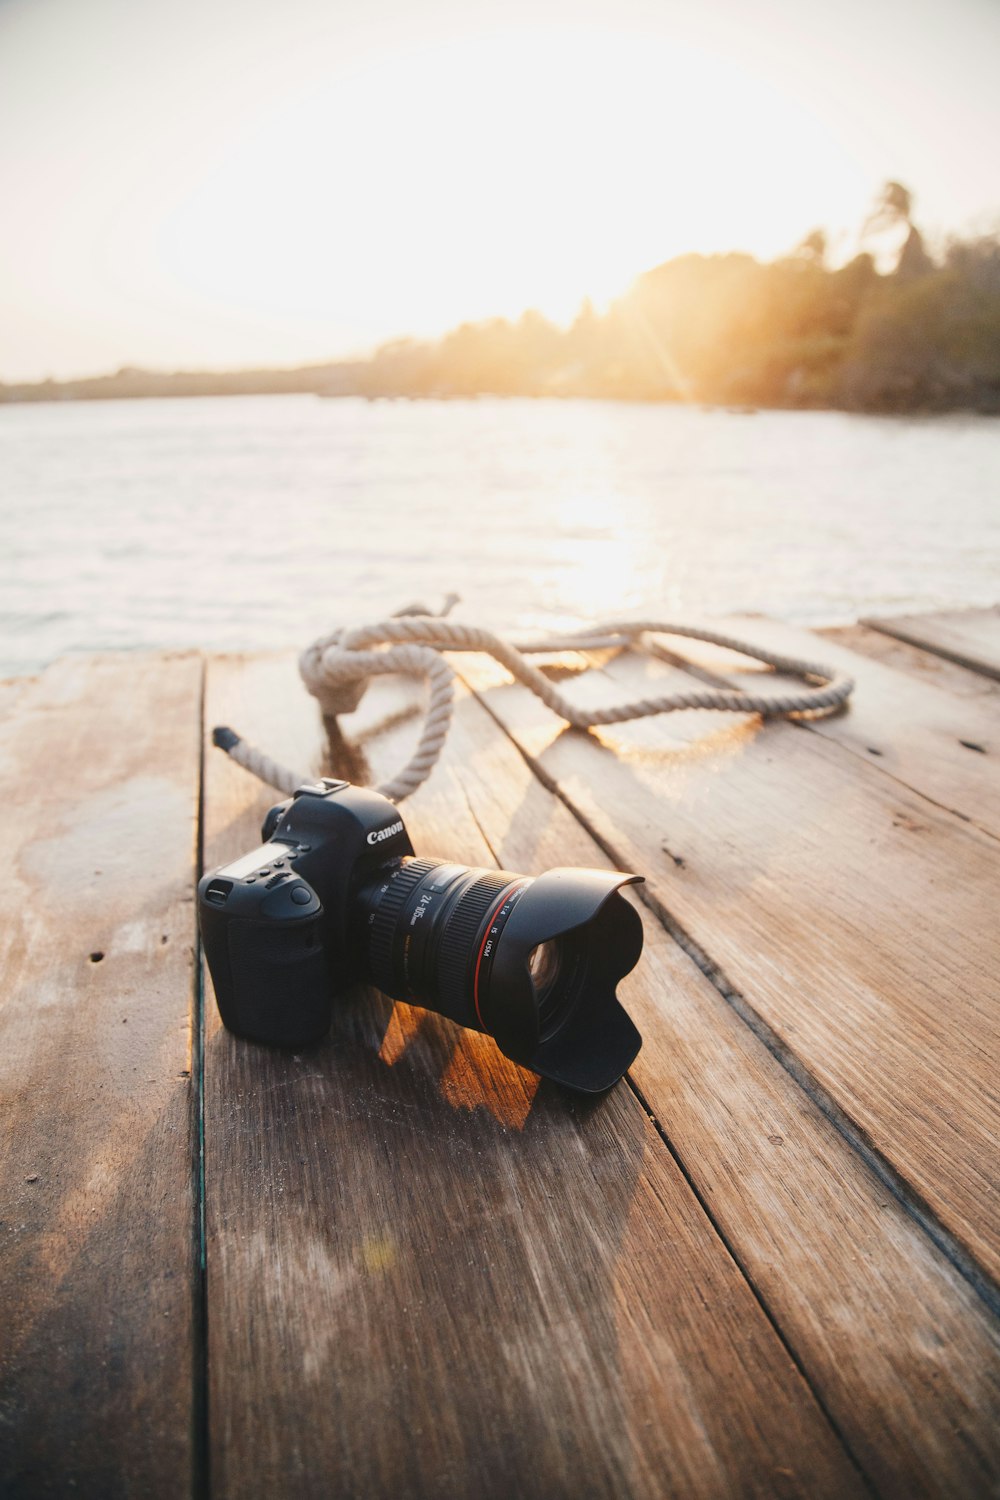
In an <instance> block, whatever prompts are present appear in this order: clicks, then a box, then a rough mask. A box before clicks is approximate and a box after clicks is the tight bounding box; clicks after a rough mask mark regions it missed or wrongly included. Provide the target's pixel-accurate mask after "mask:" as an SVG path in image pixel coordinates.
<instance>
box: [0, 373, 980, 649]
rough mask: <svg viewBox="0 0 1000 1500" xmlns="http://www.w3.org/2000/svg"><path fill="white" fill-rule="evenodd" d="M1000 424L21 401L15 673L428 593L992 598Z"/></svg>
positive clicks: (11, 424)
mask: <svg viewBox="0 0 1000 1500" xmlns="http://www.w3.org/2000/svg"><path fill="white" fill-rule="evenodd" d="M998 579H1000V424H998V423H996V422H995V421H991V420H990V419H988V418H974V417H967V418H939V419H927V420H913V421H903V420H899V419H879V418H870V417H855V416H846V415H843V414H839V413H826V412H820V413H791V412H789V413H785V412H761V413H759V414H756V415H753V416H745V415H737V414H731V413H728V412H723V411H703V410H700V409H698V408H693V407H669V406H643V405H619V404H614V403H606V402H575V401H574V402H541V401H538V402H532V401H522V400H511V401H500V400H481V401H451V402H422V403H410V402H402V401H399V402H387V401H379V402H372V403H368V402H364V401H361V400H353V399H351V400H346V401H321V400H318V399H316V398H313V397H306V396H303V397H296V396H292V397H281V396H277V397H252V398H220V399H208V400H200V401H194V400H190V401H189V400H176V401H134V402H107V403H96V402H95V403H79V404H77V403H64V404H58V403H55V404H50V405H41V406H24V407H17V406H8V407H0V672H3V673H7V674H12V673H17V672H25V671H30V670H33V669H35V668H36V667H38V666H39V665H40V664H41V663H43V662H44V661H46V660H49V659H51V658H52V657H54V656H57V655H59V654H60V653H63V652H66V651H70V650H94V649H104V648H118V647H129V648H132V647H157V646H204V647H206V648H214V649H223V650H225V649H241V648H250V649H252V648H266V647H271V646H302V645H305V644H306V643H307V642H308V641H309V640H310V639H311V638H312V637H313V636H314V635H316V634H318V633H320V632H321V631H323V630H326V629H328V628H330V627H331V626H332V625H333V624H336V623H340V622H341V621H348V620H362V619H365V618H374V617H378V616H381V615H382V614H384V613H387V612H390V611H391V610H393V609H395V608H396V607H398V606H399V605H400V604H404V603H407V602H410V601H411V600H413V599H415V598H423V599H426V600H427V602H429V603H435V602H436V600H437V597H439V596H440V595H441V594H442V593H445V592H447V591H449V590H455V591H456V592H458V593H460V594H461V595H462V596H463V606H462V610H461V613H462V617H463V618H466V619H477V620H482V621H484V622H485V623H487V624H492V625H494V626H497V627H500V628H503V629H508V630H536V629H539V628H542V629H545V628H554V627H563V626H567V627H568V626H573V625H576V624H578V623H581V622H582V621H585V620H588V619H591V618H593V617H595V616H596V617H600V616H605V617H607V616H610V615H620V614H636V613H641V614H649V613H656V614H659V615H661V616H665V617H670V616H674V617H678V616H687V615H691V614H698V615H704V614H721V613H724V612H727V611H733V610H742V611H748V610H761V611H766V612H767V613H770V614H776V615H780V616H783V617H785V618H788V619H793V620H798V621H804V622H807V623H808V622H825V621H837V620H845V619H853V618H855V617H856V616H857V615H859V614H864V613H879V612H882V613H886V612H898V611H903V610H909V609H930V608H943V607H946V606H949V605H950V606H955V605H963V604H969V605H971V604H980V603H992V602H994V601H995V599H996V598H997V595H998V593H1000V583H998Z"/></svg>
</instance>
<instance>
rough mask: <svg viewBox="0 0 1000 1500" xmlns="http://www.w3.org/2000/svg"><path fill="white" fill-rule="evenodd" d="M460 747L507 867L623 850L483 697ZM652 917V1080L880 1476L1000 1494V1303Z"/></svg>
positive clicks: (477, 803) (878, 1480) (728, 1230)
mask: <svg viewBox="0 0 1000 1500" xmlns="http://www.w3.org/2000/svg"><path fill="white" fill-rule="evenodd" d="M372 697H373V698H374V697H375V695H374V694H373V695H372ZM346 722H348V723H349V722H350V721H346ZM452 751H453V760H452V764H453V767H454V775H455V777H456V779H457V780H458V782H459V783H460V786H461V792H462V796H463V798H464V799H465V800H466V801H467V803H468V806H469V808H470V809H471V811H472V812H473V813H474V815H475V817H476V821H477V823H478V824H479V826H480V827H481V829H482V831H483V834H484V836H485V837H486V838H487V839H488V841H489V844H490V848H491V849H492V850H493V851H494V853H495V854H496V856H497V859H498V860H499V862H500V863H501V864H502V865H503V866H504V867H505V868H509V869H518V870H541V869H544V868H546V867H548V866H551V865H554V864H559V863H566V864H570V865H577V864H579V865H597V866H601V867H604V866H606V865H607V864H608V863H609V862H608V860H607V857H606V855H605V854H604V853H603V852H602V851H601V849H600V848H599V847H598V846H597V845H596V844H595V843H594V841H593V840H592V839H591V838H590V836H589V835H588V834H587V833H586V832H585V830H584V829H583V828H582V827H581V825H580V824H579V822H577V820H576V819H575V818H574V817H573V816H572V815H571V814H570V813H569V811H568V810H567V808H566V807H565V805H564V804H563V803H562V802H561V801H560V800H559V798H558V797H556V796H555V795H554V794H553V793H552V792H550V791H549V790H548V789H547V788H545V787H544V786H543V785H542V784H541V782H539V781H538V779H537V778H536V777H535V776H534V774H533V772H532V771H531V769H530V768H529V766H528V764H527V763H526V762H525V760H524V758H523V757H522V756H521V755H520V754H519V753H518V751H517V750H516V749H515V747H514V745H513V744H512V742H511V741H510V740H508V739H506V738H504V739H499V738H495V739H492V740H489V741H488V742H485V743H484V739H483V737H482V735H481V732H480V729H479V723H478V718H477V716H476V715H474V714H473V713H472V712H471V709H470V708H469V707H468V706H467V705H464V704H463V705H462V707H461V709H460V711H459V713H458V714H457V716H456V719H455V723H454V726H453V730H452ZM643 917H644V927H645V933H646V943H645V948H644V952H643V958H642V960H641V962H640V964H639V966H638V967H637V968H636V969H635V970H634V971H633V973H632V974H631V975H629V976H628V978H627V979H626V980H625V981H624V984H623V986H622V993H623V997H624V999H625V1000H626V1003H627V1005H628V1008H629V1010H630V1012H631V1014H632V1015H633V1016H634V1018H635V1019H636V1021H637V1023H638V1024H639V1026H640V1030H641V1031H642V1034H643V1037H644V1043H643V1049H642V1051H641V1053H640V1054H639V1057H638V1059H637V1061H636V1063H635V1065H634V1067H633V1069H632V1077H633V1079H634V1080H635V1082H636V1084H637V1085H638V1087H639V1089H640V1091H641V1094H642V1097H643V1098H644V1099H645V1100H646V1102H647V1104H648V1105H649V1107H650V1108H651V1110H652V1112H653V1114H654V1115H655V1117H656V1119H657V1121H658V1122H659V1125H660V1128H661V1129H662V1130H663V1131H664V1132H665V1133H666V1136H667V1138H668V1139H669V1141H670V1143H671V1145H672V1147H673V1148H674V1150H676V1151H677V1153H678V1155H679V1157H680V1159H681V1162H682V1165H683V1169H684V1172H685V1174H686V1175H687V1176H688V1178H689V1179H690V1181H691V1182H692V1183H693V1184H694V1186H695V1188H696V1190H697V1192H698V1193H699V1195H700V1197H701V1200H702V1201H703V1203H705V1204H707V1205H708V1208H709V1210H710V1212H711V1214H712V1216H713V1219H714V1220H715V1222H716V1223H717V1224H718V1225H719V1226H720V1228H721V1231H722V1233H723V1234H724V1236H725V1239H726V1242H727V1244H729V1245H730V1246H731V1247H732V1249H733V1252H734V1254H735V1255H736V1257H737V1259H738V1260H739V1263H740V1265H741V1266H742V1267H743V1268H744V1270H745V1271H746V1273H747V1274H748V1276H749V1277H750V1279H751V1280H752V1282H753V1284H754V1285H755V1286H756V1287H757V1288H758V1290H759V1292H760V1294H761V1296H762V1298H763V1301H764V1303H765V1305H766V1306H767V1307H768V1309H769V1310H770V1313H771V1315H772V1317H773V1318H774V1320H775V1322H776V1323H777V1325H778V1327H779V1328H780V1329H781V1331H782V1333H783V1334H784V1336H785V1338H786V1341H787V1343H788V1344H789V1346H790V1347H791V1348H792V1349H794V1350H795V1353H796V1355H797V1357H798V1358H799V1360H800V1361H801V1364H802V1366H803V1368H804V1370H805V1373H806V1375H807V1376H808V1378H809V1380H810V1382H811V1384H812V1386H813V1387H814V1389H815V1390H816V1391H817V1393H818V1395H819V1397H820V1399H821V1401H822V1403H823V1405H824V1407H825V1409H826V1410H827V1411H828V1412H829V1413H830V1415H831V1417H832V1419H833V1420H834V1422H835V1423H836V1425H837V1428H838V1430H839V1431H840V1432H841V1434H842V1435H843V1437H844V1439H845V1441H846V1443H847V1444H848V1446H849V1448H850V1450H851V1452H852V1453H853V1454H854V1456H855V1458H856V1459H857V1461H858V1463H859V1464H860V1466H861V1468H862V1469H863V1470H864V1472H865V1474H866V1475H867V1477H868V1479H869V1481H870V1483H871V1485H872V1487H873V1489H874V1490H875V1491H876V1492H877V1493H879V1494H882V1495H899V1496H907V1497H909V1500H913V1497H916V1496H921V1495H923V1496H942V1495H952V1496H955V1497H963V1500H964V1497H966V1496H969V1495H980V1494H983V1495H985V1494H990V1493H993V1492H1000V1324H998V1321H997V1319H996V1318H995V1317H994V1316H993V1315H992V1314H991V1313H990V1312H989V1310H988V1309H987V1308H986V1307H985V1306H984V1305H983V1303H982V1301H981V1300H980V1299H979V1298H978V1297H977V1296H976V1294H975V1293H974V1292H973V1290H972V1288H971V1287H970V1286H969V1285H968V1283H967V1281H965V1279H964V1278H963V1277H962V1276H961V1275H960V1274H959V1272H958V1271H957V1270H956V1269H955V1268H954V1266H952V1265H951V1263H950V1262H949V1261H948V1260H947V1259H946V1258H945V1257H944V1256H943V1255H942V1254H941V1252H940V1251H939V1250H937V1249H936V1248H935V1246H934V1245H933V1244H932V1243H931V1241H930V1240H929V1239H928V1237H927V1236H926V1235H925V1234H924V1233H923V1231H922V1230H921V1229H920V1227H919V1226H918V1225H917V1223H916V1222H915V1221H914V1219H913V1218H912V1216H911V1215H910V1214H909V1213H908V1212H907V1211H906V1209H905V1208H904V1207H903V1206H902V1205H901V1204H900V1203H899V1202H898V1201H897V1200H896V1199H895V1198H894V1197H893V1196H892V1195H891V1194H890V1193H888V1192H887V1190H886V1188H885V1186H884V1184H883V1183H882V1182H881V1181H880V1180H879V1179H878V1177H876V1175H875V1174H874V1173H873V1172H872V1171H871V1170H870V1169H869V1168H868V1167H867V1166H866V1165H865V1163H864V1162H863V1160H862V1159H861V1157H860V1156H859V1155H858V1154H857V1153H856V1152H855V1151H853V1150H852V1149H851V1148H850V1147H849V1146H848V1145H847V1143H846V1142H845V1141H844V1139H843V1137H842V1136H841V1135H840V1134H839V1133H838V1132H837V1131H836V1130H835V1129H834V1128H833V1126H832V1125H831V1124H830V1122H829V1121H828V1120H827V1119H826V1118H825V1116H824V1115H823V1114H822V1113H821V1111H820V1110H819V1109H818V1107H817V1106H816V1105H815V1104H814V1103H813V1102H812V1101H811V1100H810V1099H809V1098H808V1097H807V1096H806V1095H805V1094H804V1093H803V1092H802V1090H801V1089H800V1088H799V1087H798V1086H797V1085H796V1084H795V1083H794V1081H793V1080H792V1079H791V1078H790V1077H789V1075H788V1073H787V1072H786V1071H785V1069H784V1068H782V1067H781V1065H780V1064H779V1063H778V1062H777V1060H776V1059H775V1058H774V1057H773V1056H772V1055H771V1054H770V1053H769V1052H768V1050H767V1048H766V1047H765V1046H764V1045H763V1043H762V1042H761V1041H760V1040H759V1039H758V1038H757V1037H755V1036H754V1034H753V1033H752V1032H751V1031H750V1030H749V1028H748V1027H746V1026H745V1025H744V1024H743V1022H742V1021H741V1020H740V1018H739V1017H738V1016H737V1014H736V1012H735V1011H734V1010H733V1008H732V1007H731V1006H730V1005H728V1004H727V1003H726V1001H725V1000H724V999H723V998H722V996H721V995H720V994H719V992H718V990H716V988H715V987H714V986H713V985H712V984H711V983H710V981H709V980H708V979H707V978H706V977H705V975H704V974H703V973H702V972H701V971H700V969H698V968H697V966H696V965H695V964H694V963H693V961H692V960H691V959H690V958H689V957H688V956H687V955H686V954H685V953H683V952H682V950H681V949H680V948H679V947H678V945H677V944H676V943H675V942H674V941H673V939H672V938H670V937H669V936H668V935H667V933H666V932H665V931H664V929H663V927H662V926H661V924H660V923H659V922H658V921H657V920H656V918H655V917H654V916H653V915H652V914H651V913H649V911H648V910H647V911H644V912H643Z"/></svg>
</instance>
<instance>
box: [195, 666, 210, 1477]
mask: <svg viewBox="0 0 1000 1500" xmlns="http://www.w3.org/2000/svg"><path fill="white" fill-rule="evenodd" d="M207 685H208V663H207V660H206V658H205V656H204V655H203V656H202V658H201V691H200V693H199V695H198V744H199V751H198V830H197V839H196V843H195V870H194V885H195V889H197V884H198V881H199V880H200V879H201V876H202V874H203V872H204V869H205V739H206V735H205V699H206V693H207ZM203 958H204V955H203V951H202V944H201V929H200V927H199V926H198V925H197V924H196V926H195V939H194V976H193V983H192V990H191V1009H192V1014H191V1111H192V1122H191V1139H192V1143H193V1159H192V1163H191V1169H192V1178H193V1182H192V1187H193V1191H192V1198H193V1202H194V1218H193V1224H192V1234H193V1257H194V1275H193V1277H192V1284H193V1294H194V1308H193V1313H192V1330H193V1339H192V1356H193V1369H192V1374H191V1435H192V1443H191V1461H192V1473H191V1495H192V1500H208V1495H209V1492H210V1486H209V1473H208V1461H209V1451H210V1450H209V1442H208V1288H207V1261H208V1257H207V1253H206V1230H205V977H204V975H205V966H204V962H203Z"/></svg>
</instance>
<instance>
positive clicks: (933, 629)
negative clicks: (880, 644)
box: [862, 605, 1000, 678]
mask: <svg viewBox="0 0 1000 1500" xmlns="http://www.w3.org/2000/svg"><path fill="white" fill-rule="evenodd" d="M862 624H863V625H868V626H870V627H871V629H872V630H881V631H882V632H883V634H885V635H892V636H895V637H896V638H897V640H900V641H908V642H909V643H910V645H911V646H920V647H922V648H923V650H925V651H933V652H935V653H936V654H937V655H938V656H943V657H945V658H946V659H947V660H948V661H954V662H958V664H959V666H961V667H969V668H970V669H971V670H972V671H973V672H982V673H983V674H984V676H986V677H997V678H1000V605H995V606H994V607H993V609H976V610H972V609H959V610H953V611H950V612H946V613H942V614H936V615H895V616H893V617H892V618H890V619H886V618H882V617H880V618H873V619H870V620H863V621H862Z"/></svg>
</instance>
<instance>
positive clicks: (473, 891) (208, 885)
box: [198, 778, 642, 1093]
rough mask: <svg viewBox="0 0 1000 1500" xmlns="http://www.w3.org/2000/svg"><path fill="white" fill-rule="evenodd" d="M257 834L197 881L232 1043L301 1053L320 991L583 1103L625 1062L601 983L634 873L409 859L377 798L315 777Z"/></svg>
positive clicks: (623, 1038)
mask: <svg viewBox="0 0 1000 1500" xmlns="http://www.w3.org/2000/svg"><path fill="white" fill-rule="evenodd" d="M261 836H262V838H263V839H264V840H265V842H264V843H263V844H262V845H261V846H260V847H259V848H257V849H254V850H253V852H252V853H251V854H247V855H244V857H243V858H242V859H238V860H235V861H234V862H233V863H232V864H228V865H224V866H223V867H222V868H221V869H219V870H216V871H214V872H213V873H212V874H210V875H206V876H204V877H203V879H202V880H201V882H200V883H199V886H198V903H199V911H200V918H201V932H202V938H203V940H204V944H205V953H206V955H207V958H208V965H209V968H210V969H211V971H212V980H213V982H214V984H215V994H216V998H217V1000H218V1004H219V1011H220V1014H221V1016H222V1019H223V1021H224V1022H225V1024H226V1026H227V1027H228V1028H229V1030H230V1031H234V1032H235V1033H236V1034H237V1035H238V1036H242V1037H247V1038H249V1039H250V1040H251V1041H255V1042H268V1043H271V1044H273V1045H276V1046H282V1047H302V1046H306V1045H308V1044H309V1043H310V1042H318V1041H319V1040H320V1039H321V1038H322V1037H323V1035H324V1034H325V1033H326V1031H327V1029H328V1027H329V1025H330V1018H331V1013H332V1008H333V1002H334V998H335V996H337V995H338V994H339V993H340V992H341V991H342V990H344V989H346V988H347V987H348V986H349V985H351V984H354V983H356V982H358V981H364V982H367V983H370V984H374V985H376V986H377V987H378V988H379V989H380V990H382V991H384V993H385V994H387V995H391V996H392V997H393V998H394V999H396V1000H405V1001H408V1002H409V1003H410V1004H413V1005H422V1006H425V1007H427V1008H428V1009H430V1010H436V1011H439V1012H440V1013H441V1015H444V1016H449V1017H450V1018H451V1020H453V1021H457V1022H458V1024H459V1025H460V1026H468V1027H471V1028H472V1029H473V1030H476V1031H485V1032H487V1033H488V1034H489V1035H490V1036H492V1037H494V1038H495V1040H496V1042H497V1045H498V1046H499V1047H500V1049H501V1050H502V1051H503V1052H505V1053H506V1054H507V1056H508V1057H511V1058H513V1060H514V1061H515V1062H518V1063H521V1064H523V1065H524V1067H526V1068H532V1069H533V1070H534V1071H535V1072H536V1073H541V1074H543V1075H544V1076H545V1077H546V1078H552V1079H555V1080H556V1081H557V1082H558V1083H563V1084H567V1085H568V1086H569V1087H571V1088H575V1089H580V1090H582V1091H584V1092H586V1093H599V1092H600V1091H602V1090H603V1089H606V1088H610V1086H611V1085H612V1084H613V1083H616V1082H617V1080H618V1079H619V1078H620V1077H621V1076H622V1074H623V1073H624V1072H625V1069H626V1068H627V1067H628V1066H629V1064H630V1063H631V1061H632V1059H633V1058H634V1057H635V1055H636V1053H637V1052H638V1050H639V1048H640V1046H641V1044H642V1043H641V1038H640V1036H639V1033H638V1031H637V1030H636V1028H635V1026H634V1025H633V1024H632V1021H631V1020H630V1019H629V1017H628V1015H627V1014H626V1013H625V1011H624V1010H623V1009H622V1006H621V1005H620V1004H619V1002H618V999H617V997H616V995H615V986H616V985H617V983H618V981H619V979H621V978H622V976H623V975H625V974H627V973H628V972H629V970H630V969H632V968H634V966H635V964H636V963H637V961H638V958H639V954H640V952H641V951H642V923H641V921H640V920H639V915H638V913H637V912H636V911H635V910H634V908H633V907H631V906H630V905H629V903H628V902H627V901H626V900H625V899H624V898H623V897H622V896H621V895H620V894H619V888H620V887H621V886H623V885H628V884H632V883H634V882H635V881H637V880H638V879H639V878H640V877H638V876H635V875H622V874H617V873H614V872H609V871H605V870H548V871H547V872H546V873H545V874H544V875H539V876H538V877H537V879H532V878H531V877H530V876H527V875H511V874H510V873H509V872H508V871H505V870H476V869H469V868H468V866H466V865H456V864H449V863H447V862H446V861H444V860H441V859H416V858H414V855H413V845H412V844H411V843H410V840H409V838H408V836H407V833H406V829H405V827H404V826H403V820H402V818H401V817H400V814H399V809H398V808H397V807H396V806H395V804H394V803H392V802H390V801H389V800H388V799H387V798H386V797H383V796H381V795H380V794H379V793H378V792H372V791H366V790H364V789H363V788H361V787H356V786H351V785H349V784H348V783H347V782H346V781H333V780H330V779H328V778H324V779H323V780H320V781H317V782H315V783H314V784H310V785H306V786H301V787H299V789H298V791H297V792H296V793H295V795H294V797H292V798H291V799H290V800H289V801H287V802H282V803H279V804H278V806H277V807H273V808H272V809H271V811H270V812H269V813H268V815H267V817H266V818H265V820H264V826H263V829H262V830H261Z"/></svg>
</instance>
